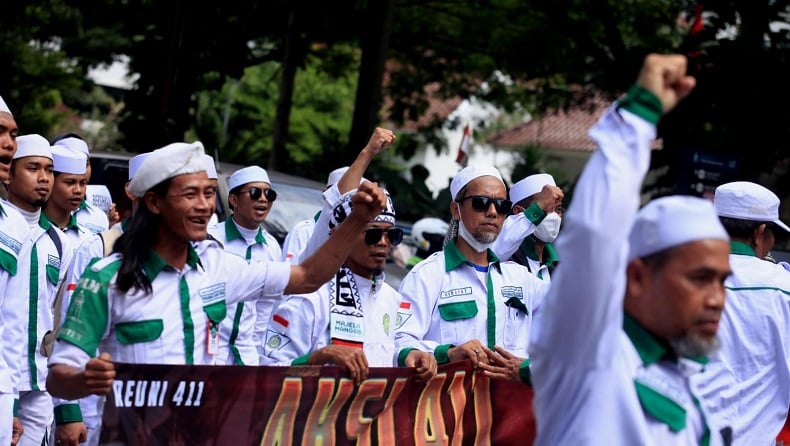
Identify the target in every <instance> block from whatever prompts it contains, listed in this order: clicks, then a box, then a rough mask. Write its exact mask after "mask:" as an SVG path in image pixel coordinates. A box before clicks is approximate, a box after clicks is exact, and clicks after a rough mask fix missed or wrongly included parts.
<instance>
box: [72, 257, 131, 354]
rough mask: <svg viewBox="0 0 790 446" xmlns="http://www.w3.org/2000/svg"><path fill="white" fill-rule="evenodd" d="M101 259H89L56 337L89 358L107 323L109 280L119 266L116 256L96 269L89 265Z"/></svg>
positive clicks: (96, 346) (94, 351) (94, 352)
mask: <svg viewBox="0 0 790 446" xmlns="http://www.w3.org/2000/svg"><path fill="white" fill-rule="evenodd" d="M102 260H103V259H100V258H95V259H93V260H91V262H90V263H89V264H88V266H87V267H86V268H85V272H84V273H83V274H82V277H81V278H80V281H79V283H78V284H77V289H76V290H74V294H72V297H71V303H70V304H69V309H68V312H67V313H66V320H65V322H63V327H62V328H61V330H60V333H58V339H62V340H64V341H66V342H69V343H70V344H74V345H75V346H76V347H79V348H80V349H81V350H82V351H84V352H85V353H87V354H88V356H90V357H94V356H95V355H96V350H97V349H98V348H99V343H100V342H101V339H102V336H104V332H105V331H106V329H107V324H108V322H109V310H108V302H107V298H108V290H109V287H110V281H111V280H112V278H113V277H114V276H115V274H116V273H117V272H118V269H120V267H121V260H120V258H119V259H117V260H115V261H113V262H110V263H109V264H107V265H106V266H104V267H103V268H102V269H100V270H98V271H97V270H95V269H94V268H93V265H94V264H95V263H97V262H99V261H102Z"/></svg>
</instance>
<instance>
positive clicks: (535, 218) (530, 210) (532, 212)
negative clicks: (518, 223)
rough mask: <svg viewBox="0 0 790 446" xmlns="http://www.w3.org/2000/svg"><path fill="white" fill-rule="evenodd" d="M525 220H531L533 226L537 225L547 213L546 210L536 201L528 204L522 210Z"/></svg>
mask: <svg viewBox="0 0 790 446" xmlns="http://www.w3.org/2000/svg"><path fill="white" fill-rule="evenodd" d="M522 213H523V214H524V216H525V217H527V220H529V221H531V222H532V224H534V225H535V226H537V225H539V224H540V223H541V222H542V221H543V219H544V218H546V216H547V215H549V214H547V213H546V211H544V210H543V209H541V208H540V206H538V203H532V204H531V205H529V206H528V207H527V208H526V209H524V211H523V212H522Z"/></svg>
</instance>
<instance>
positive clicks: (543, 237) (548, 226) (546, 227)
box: [534, 212, 562, 243]
mask: <svg viewBox="0 0 790 446" xmlns="http://www.w3.org/2000/svg"><path fill="white" fill-rule="evenodd" d="M560 224H562V218H561V217H560V215H559V214H558V213H556V212H552V213H550V214H548V215H546V218H544V219H543V221H542V222H540V224H539V225H538V227H537V228H535V232H534V235H535V237H536V238H537V239H538V240H540V241H542V242H543V243H551V242H553V241H554V240H555V239H556V238H557V234H559V233H560Z"/></svg>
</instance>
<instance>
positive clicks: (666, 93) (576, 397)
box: [531, 54, 730, 445]
mask: <svg viewBox="0 0 790 446" xmlns="http://www.w3.org/2000/svg"><path fill="white" fill-rule="evenodd" d="M686 64H687V61H686V58H685V57H684V56H679V55H656V54H653V55H649V56H647V58H646V59H645V61H644V64H643V66H642V69H641V72H640V74H639V77H638V79H637V82H636V85H635V86H633V87H632V88H631V89H630V90H629V91H628V93H627V94H626V95H625V96H624V97H623V98H621V99H620V100H619V101H618V102H616V103H615V104H614V105H613V106H612V107H610V108H609V109H608V110H607V111H606V112H605V113H604V115H603V116H602V117H601V119H600V120H599V122H598V124H596V126H595V127H593V128H592V130H591V131H590V136H591V137H592V139H593V140H595V141H596V142H597V143H598V146H599V149H598V150H597V151H596V152H595V153H594V154H593V155H592V157H591V158H590V160H589V162H588V163H587V166H586V167H585V169H584V171H583V172H582V175H581V177H580V179H579V181H578V183H577V185H576V188H575V190H574V196H573V202H572V203H571V206H570V209H569V210H568V211H567V212H566V213H565V218H564V222H563V225H564V228H563V235H562V239H561V240H560V241H559V243H558V246H557V250H558V252H559V255H560V257H561V258H562V259H563V260H562V261H563V264H562V267H561V268H558V269H557V270H556V274H554V276H553V277H552V281H551V290H550V291H549V295H548V297H547V298H546V303H545V305H544V307H543V312H542V313H541V317H542V319H541V329H540V330H539V331H538V333H537V336H536V338H535V341H534V342H533V344H532V347H533V349H532V352H531V353H532V355H533V359H534V362H533V364H534V367H533V373H534V377H535V379H534V382H535V399H534V406H535V416H536V419H537V423H538V425H537V432H538V437H537V440H536V445H557V444H568V443H574V444H587V445H635V444H639V445H667V444H673V445H700V444H710V445H719V444H723V443H725V442H726V441H727V437H729V429H727V428H724V429H722V426H721V425H720V423H719V420H718V419H717V418H716V417H714V416H711V414H710V413H709V412H708V407H707V403H708V401H706V400H704V399H703V398H702V397H701V392H700V387H699V384H700V383H699V381H700V376H701V375H700V374H699V372H700V371H701V370H702V369H703V368H704V364H705V362H706V359H705V357H706V355H708V354H710V353H711V351H712V350H713V349H714V348H715V346H716V344H717V342H716V329H717V327H718V320H719V317H720V315H721V312H722V310H723V308H724V281H725V279H726V278H727V277H728V276H729V274H730V266H729V260H728V255H729V251H730V249H729V243H728V242H729V237H728V236H727V233H726V231H725V230H724V228H723V227H722V226H721V224H720V223H719V221H718V218H717V217H716V213H715V211H714V210H713V206H712V205H711V203H710V202H709V201H707V200H703V199H701V198H696V197H684V196H673V197H665V198H660V199H657V200H654V201H652V202H650V203H648V204H647V205H646V206H645V207H644V208H642V209H641V210H639V204H640V191H641V186H642V181H643V179H644V177H645V174H646V172H647V170H648V167H649V165H650V143H651V141H652V140H653V139H654V138H655V136H656V124H657V123H658V121H659V119H660V118H661V115H662V114H663V113H667V112H669V111H670V110H672V109H673V108H674V107H675V105H677V103H678V102H679V101H680V100H681V99H682V98H684V97H685V96H686V95H688V94H689V93H690V92H691V90H692V89H693V88H694V85H695V80H694V78H693V77H690V76H688V75H686Z"/></svg>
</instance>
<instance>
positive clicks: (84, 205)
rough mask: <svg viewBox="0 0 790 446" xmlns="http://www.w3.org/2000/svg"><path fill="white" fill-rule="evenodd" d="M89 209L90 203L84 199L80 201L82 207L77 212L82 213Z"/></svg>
mask: <svg viewBox="0 0 790 446" xmlns="http://www.w3.org/2000/svg"><path fill="white" fill-rule="evenodd" d="M87 207H88V201H87V200H85V199H84V198H83V199H82V201H80V207H78V208H77V212H79V211H81V210H83V209H85V208H87Z"/></svg>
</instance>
